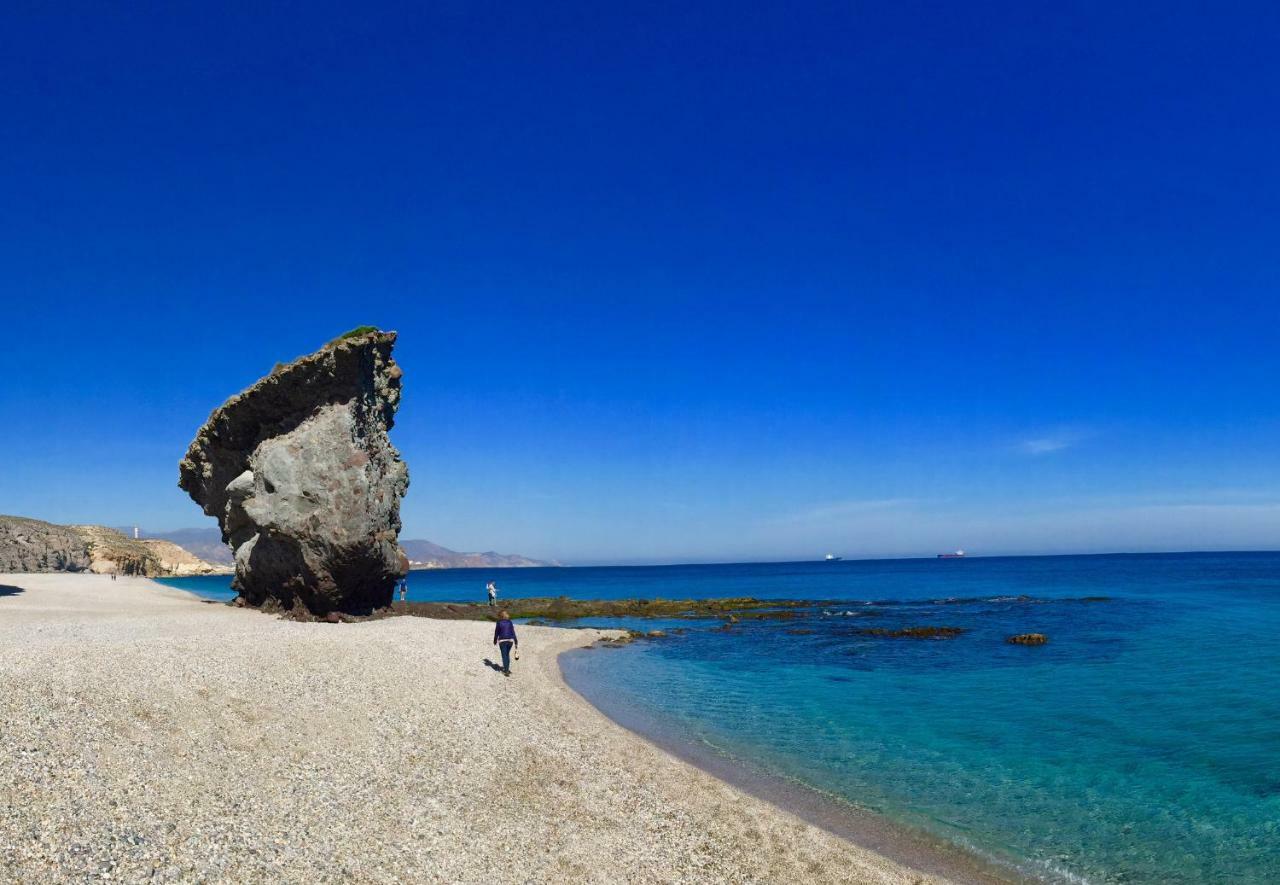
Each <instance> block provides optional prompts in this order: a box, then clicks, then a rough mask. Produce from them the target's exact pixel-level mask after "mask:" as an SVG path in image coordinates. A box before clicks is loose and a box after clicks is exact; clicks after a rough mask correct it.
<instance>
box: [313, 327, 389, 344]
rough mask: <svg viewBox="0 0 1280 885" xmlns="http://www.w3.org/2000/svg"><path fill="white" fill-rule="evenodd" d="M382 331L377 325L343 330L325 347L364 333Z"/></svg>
mask: <svg viewBox="0 0 1280 885" xmlns="http://www.w3.org/2000/svg"><path fill="white" fill-rule="evenodd" d="M378 331H381V330H380V329H379V328H378V327H377V326H356V327H355V328H354V329H352V330H351V331H350V332H343V333H342V334H341V335H339V336H338V337H337V338H334V339H333V340H332V341H330V342H329V343H328V344H326V345H325V347H332V346H333V345H335V344H338V343H340V342H343V341H346V340H347V339H348V338H359V337H360V336H362V335H369V334H372V333H373V332H378Z"/></svg>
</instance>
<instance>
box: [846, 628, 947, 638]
mask: <svg viewBox="0 0 1280 885" xmlns="http://www.w3.org/2000/svg"><path fill="white" fill-rule="evenodd" d="M963 632H964V628H963V627H903V628H902V629H901V630H889V629H887V628H885V627H871V628H869V629H867V630H859V631H858V633H859V634H861V635H863V636H885V637H888V638H890V639H955V638H956V637H957V636H959V635H960V634H961V633H963Z"/></svg>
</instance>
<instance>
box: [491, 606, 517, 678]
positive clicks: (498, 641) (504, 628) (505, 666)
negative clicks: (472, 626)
mask: <svg viewBox="0 0 1280 885" xmlns="http://www.w3.org/2000/svg"><path fill="white" fill-rule="evenodd" d="M493 644H494V645H496V646H498V649H499V650H500V651H501V652H502V673H503V675H505V676H510V675H511V649H512V647H515V648H519V647H520V640H519V639H516V625H515V624H513V623H511V615H509V614H507V613H506V612H498V623H496V624H494V626H493Z"/></svg>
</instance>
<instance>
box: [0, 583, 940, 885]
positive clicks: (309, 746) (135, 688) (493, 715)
mask: <svg viewBox="0 0 1280 885" xmlns="http://www.w3.org/2000/svg"><path fill="white" fill-rule="evenodd" d="M605 635H607V634H606V631H597V630H566V629H558V628H552V627H521V628H520V639H521V652H522V659H521V660H520V661H519V663H517V664H516V665H515V668H514V670H515V675H514V676H512V677H511V678H504V677H503V676H502V674H501V673H498V672H495V670H494V669H492V668H491V667H490V666H489V665H488V664H487V663H486V659H488V660H495V659H496V654H495V649H494V648H493V646H492V645H491V644H490V642H491V639H492V628H491V626H490V625H488V624H485V623H476V622H467V621H435V620H430V619H425V618H407V617H405V618H388V619H384V620H375V621H366V622H361V623H351V624H322V623H296V622H292V621H285V620H280V619H277V618H274V617H271V616H268V615H264V614H262V613H259V612H257V611H253V610H246V609H237V608H233V607H230V606H225V605H216V604H210V603H207V602H204V601H201V600H199V599H197V598H196V597H194V596H192V595H190V594H187V593H185V592H183V591H179V590H174V589H171V588H166V587H163V586H161V585H159V584H156V583H154V582H152V581H149V580H146V579H142V578H122V579H120V580H117V581H111V580H110V578H109V577H107V576H96V575H78V574H76V575H72V574H21V575H0V684H2V685H3V686H4V690H3V695H2V698H0V880H3V881H15V882H51V881H52V882H58V881H99V880H101V881H107V880H111V881H159V882H176V881H182V882H186V881H201V882H346V881H355V882H400V881H415V882H489V883H492V882H606V881H608V882H618V881H626V882H865V883H925V882H929V883H932V882H938V881H943V880H941V879H938V878H936V877H934V876H931V875H927V874H924V873H921V872H918V871H915V870H911V869H909V868H907V867H904V866H902V865H901V864H899V863H897V862H895V861H892V860H889V859H887V858H885V857H883V856H881V855H879V854H876V853H875V852H873V851H870V850H868V849H865V848H862V847H860V846H857V845H855V844H853V843H851V842H848V841H846V840H844V839H841V838H839V837H837V836H835V835H833V834H831V833H828V832H826V831H825V830H822V829H819V828H817V827H814V826H812V825H810V824H807V823H805V822H803V821H802V820H800V819H799V818H797V817H795V816H793V815H791V814H790V813H788V812H786V811H783V810H781V809H779V808H777V807H775V806H773V805H771V804H769V803H768V802H765V801H763V800H760V799H757V798H754V797H752V796H749V795H747V794H746V793H743V792H741V791H740V790H738V789H736V788H734V787H732V786H730V785H728V784H726V783H724V782H722V781H720V780H717V779H716V778H714V777H712V776H711V775H709V774H706V773H705V772H703V771H701V770H699V769H698V768H695V767H693V766H691V765H689V764H687V763H685V762H682V761H680V760H679V759H676V758H675V757H673V756H671V755H668V754H667V753H665V752H663V751H662V750H660V749H658V748H657V747H655V746H653V745H652V744H650V743H648V742H646V741H645V740H643V739H642V738H640V737H638V736H636V735H634V734H632V733H631V732H628V731H626V730H625V729H623V728H621V727H620V726H618V725H616V724H615V723H613V722H612V721H610V720H609V719H607V718H606V717H604V716H603V715H602V714H600V713H599V712H598V711H597V710H596V709H595V708H594V707H592V706H591V705H590V704H588V703H587V702H586V701H585V700H583V699H582V698H580V697H579V696H578V695H576V694H575V693H574V692H572V691H571V690H570V689H569V688H568V687H567V686H566V685H565V684H564V682H563V680H562V679H561V677H560V673H559V668H558V666H557V663H556V657H557V655H558V654H559V653H561V652H562V651H565V650H568V649H570V648H576V647H581V646H584V645H589V644H591V643H593V642H594V641H595V640H597V639H599V638H602V637H604V636H605ZM600 654H602V655H604V654H610V652H608V651H603V650H602V651H601V652H600Z"/></svg>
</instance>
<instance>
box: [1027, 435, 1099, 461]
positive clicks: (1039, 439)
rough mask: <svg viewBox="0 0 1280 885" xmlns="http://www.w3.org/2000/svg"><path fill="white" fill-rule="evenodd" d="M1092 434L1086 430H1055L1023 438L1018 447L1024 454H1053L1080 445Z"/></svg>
mask: <svg viewBox="0 0 1280 885" xmlns="http://www.w3.org/2000/svg"><path fill="white" fill-rule="evenodd" d="M1090 435H1091V434H1090V433H1089V432H1087V431H1084V430H1055V431H1049V432H1047V433H1043V434H1039V435H1036V436H1033V437H1029V438H1027V439H1024V440H1021V441H1020V442H1019V443H1018V444H1017V446H1016V448H1017V450H1018V451H1020V452H1022V453H1023V454H1024V455H1053V454H1056V453H1057V452H1065V451H1066V450H1067V449H1070V448H1074V447H1075V446H1077V445H1079V444H1080V443H1081V442H1083V441H1084V440H1085V439H1087V438H1088V437H1089V436H1090Z"/></svg>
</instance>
